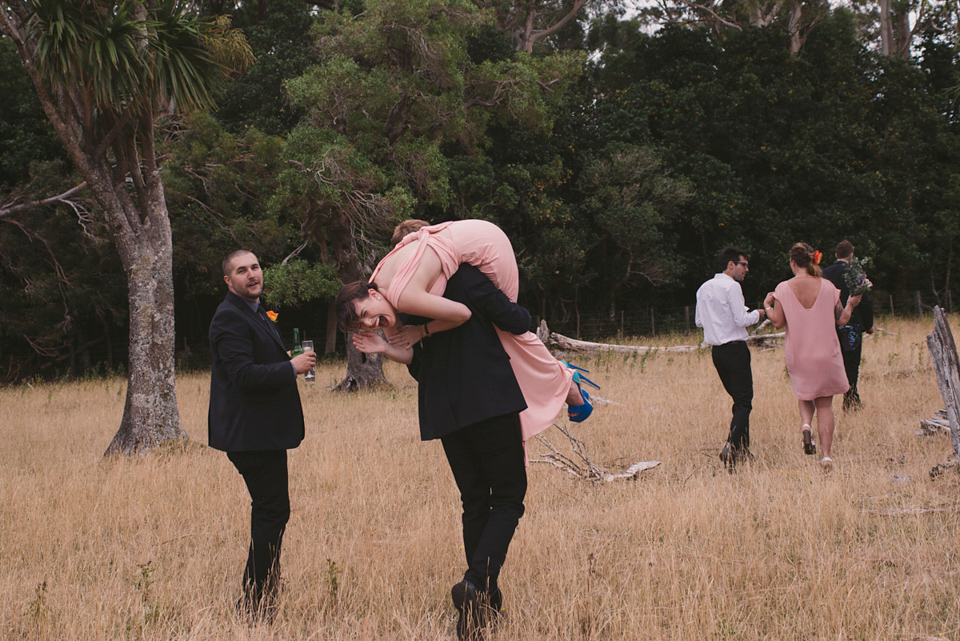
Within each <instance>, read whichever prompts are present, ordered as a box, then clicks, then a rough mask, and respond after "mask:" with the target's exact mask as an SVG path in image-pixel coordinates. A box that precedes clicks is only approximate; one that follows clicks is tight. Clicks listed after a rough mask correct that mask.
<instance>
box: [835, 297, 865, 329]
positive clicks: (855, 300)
mask: <svg viewBox="0 0 960 641" xmlns="http://www.w3.org/2000/svg"><path fill="white" fill-rule="evenodd" d="M859 304H860V296H851V297H850V298H848V299H847V304H846V305H845V306H844V307H841V306H840V301H837V306H836V307H835V308H834V310H833V314H834V316H835V317H836V319H837V325H846V324H847V323H849V322H850V317H851V316H852V315H853V308H854V307H856V306H857V305H859Z"/></svg>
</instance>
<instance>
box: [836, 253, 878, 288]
mask: <svg viewBox="0 0 960 641" xmlns="http://www.w3.org/2000/svg"><path fill="white" fill-rule="evenodd" d="M868 262H869V259H867V258H864V259H863V260H860V259H859V258H852V259H851V260H850V264H849V265H847V270H846V271H845V272H844V274H843V282H844V284H846V286H847V289H848V290H850V295H851V296H860V295H862V294H865V293H867V292H868V291H870V288H871V287H873V283H871V282H870V279H869V278H867V274H866V272H865V271H864V270H863V268H864V267H866V266H867V263H868Z"/></svg>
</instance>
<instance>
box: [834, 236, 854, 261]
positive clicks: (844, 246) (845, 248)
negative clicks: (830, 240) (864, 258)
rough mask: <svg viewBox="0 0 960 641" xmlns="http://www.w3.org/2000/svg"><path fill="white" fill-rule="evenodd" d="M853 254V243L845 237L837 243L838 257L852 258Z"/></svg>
mask: <svg viewBox="0 0 960 641" xmlns="http://www.w3.org/2000/svg"><path fill="white" fill-rule="evenodd" d="M851 256H853V243H851V242H850V241H849V240H847V239H846V238H844V239H843V240H841V241H840V242H839V243H837V258H850V257H851Z"/></svg>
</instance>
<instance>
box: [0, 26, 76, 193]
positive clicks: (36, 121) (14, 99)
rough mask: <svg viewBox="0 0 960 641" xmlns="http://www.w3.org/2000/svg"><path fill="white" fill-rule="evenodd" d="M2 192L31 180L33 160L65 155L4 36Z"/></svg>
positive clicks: (0, 57) (0, 41)
mask: <svg viewBox="0 0 960 641" xmlns="http://www.w3.org/2000/svg"><path fill="white" fill-rule="evenodd" d="M0 95H2V96H3V100H0V194H2V193H3V192H2V190H3V189H4V186H6V187H12V186H14V185H16V184H18V183H24V182H26V181H28V180H29V172H30V163H32V162H43V161H49V160H54V159H57V158H63V156H64V152H63V147H62V146H61V144H60V141H59V139H57V136H56V133H55V132H54V131H53V127H51V126H50V123H49V122H48V121H47V118H46V116H45V115H44V113H43V110H42V109H41V108H40V101H39V100H37V94H36V92H35V91H34V90H33V85H32V84H31V83H30V78H29V77H28V76H27V74H26V72H25V71H24V70H23V66H22V65H21V64H20V58H19V56H18V55H17V52H16V50H15V49H14V47H13V43H11V42H10V40H9V39H8V38H0Z"/></svg>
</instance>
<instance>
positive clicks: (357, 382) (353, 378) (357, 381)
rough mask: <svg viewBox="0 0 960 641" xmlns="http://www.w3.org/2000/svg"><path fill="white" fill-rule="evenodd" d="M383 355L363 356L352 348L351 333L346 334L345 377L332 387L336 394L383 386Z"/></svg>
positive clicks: (385, 380)
mask: <svg viewBox="0 0 960 641" xmlns="http://www.w3.org/2000/svg"><path fill="white" fill-rule="evenodd" d="M386 382H387V377H386V376H384V375H383V355H382V354H364V353H363V352H359V351H357V349H356V348H355V347H354V346H353V332H348V333H347V375H346V376H345V377H344V379H343V380H342V381H340V382H339V383H337V384H336V385H335V386H334V388H333V389H334V390H336V391H338V392H356V391H358V390H361V389H364V388H366V387H376V386H379V385H385V384H386Z"/></svg>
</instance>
